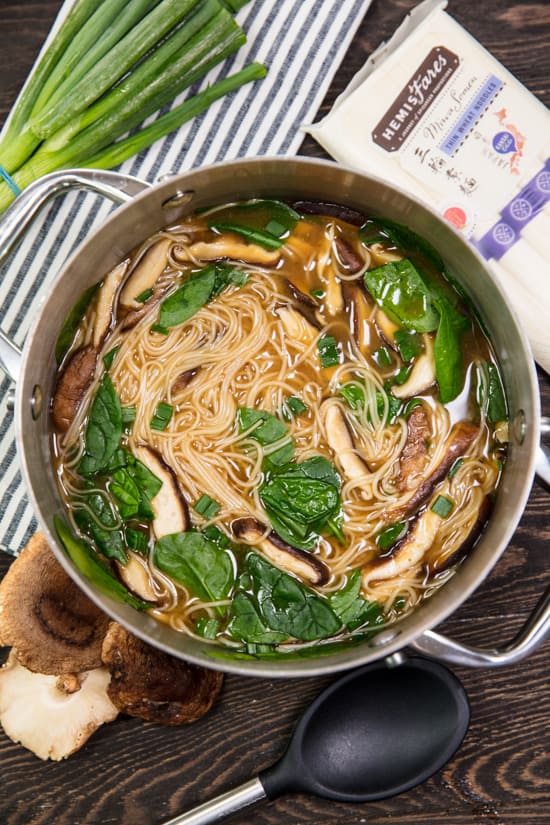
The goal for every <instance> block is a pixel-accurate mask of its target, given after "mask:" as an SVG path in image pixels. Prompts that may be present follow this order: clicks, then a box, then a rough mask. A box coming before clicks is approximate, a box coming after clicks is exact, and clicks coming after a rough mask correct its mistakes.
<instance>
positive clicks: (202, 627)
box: [195, 616, 220, 639]
mask: <svg viewBox="0 0 550 825" xmlns="http://www.w3.org/2000/svg"><path fill="white" fill-rule="evenodd" d="M219 630H220V622H219V620H218V619H209V618H207V617H206V616H201V617H200V618H199V619H197V621H196V622H195V633H198V634H199V636H202V637H203V639H215V638H216V636H217V635H218V632H219Z"/></svg>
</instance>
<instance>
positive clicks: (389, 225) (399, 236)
mask: <svg viewBox="0 0 550 825" xmlns="http://www.w3.org/2000/svg"><path fill="white" fill-rule="evenodd" d="M376 227H379V228H380V229H381V230H382V231H383V233H384V235H386V236H387V238H388V239H389V240H390V241H391V242H392V243H393V244H394V246H397V247H399V248H400V249H401V250H403V251H407V252H420V253H421V255H423V256H424V257H425V258H427V259H428V260H429V261H431V262H432V263H433V264H434V266H435V267H436V269H439V270H440V271H442V270H443V269H444V263H443V260H442V258H441V255H440V254H439V252H438V251H437V250H436V249H434V247H433V246H432V245H431V244H430V243H428V241H426V240H425V239H424V238H422V237H421V235H417V234H416V232H413V230H412V229H409V227H408V226H405V224H402V223H397V221H392V220H389V218H373V219H372V220H369V221H367V222H366V223H365V224H363V226H362V227H361V229H360V235H361V237H362V238H363V240H365V242H366V243H374V241H373V240H370V241H367V240H366V239H367V238H369V237H372V236H373V235H374V228H376ZM375 237H376V240H381V241H382V243H384V241H386V243H387V240H386V239H385V238H383V237H379V236H375Z"/></svg>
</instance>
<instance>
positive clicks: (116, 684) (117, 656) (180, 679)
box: [103, 622, 223, 725]
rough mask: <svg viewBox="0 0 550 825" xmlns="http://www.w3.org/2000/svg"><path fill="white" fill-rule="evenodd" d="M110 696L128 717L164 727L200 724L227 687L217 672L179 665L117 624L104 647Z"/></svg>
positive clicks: (105, 641) (109, 633)
mask: <svg viewBox="0 0 550 825" xmlns="http://www.w3.org/2000/svg"><path fill="white" fill-rule="evenodd" d="M103 661H104V662H105V664H106V666H107V667H108V669H109V671H110V673H111V682H110V684H109V687H108V693H109V696H110V698H111V701H112V702H113V703H114V705H116V707H117V708H118V709H119V710H120V711H121V712H122V713H127V714H128V715H129V716H137V717H139V718H140V719H145V720H146V721H148V722H157V723H159V724H161V725H182V724H184V723H186V722H194V721H195V720H197V719H199V718H200V717H201V716H203V715H204V714H205V713H206V712H207V711H209V710H210V708H211V707H212V705H213V704H214V702H215V700H216V698H217V696H218V694H219V692H220V690H221V687H222V684H223V675H222V674H221V673H217V672H216V671H214V670H206V668H203V667H199V666H198V665H192V664H190V663H189V662H185V661H183V660H182V659H176V658H175V657H174V656H169V655H168V654H167V653H163V652H162V651H160V650H157V649H156V648H153V647H151V646H150V645H148V644H146V643H145V642H142V641H141V639H137V638H136V637H135V636H132V635H131V634H130V633H128V631H127V630H125V629H124V628H123V627H121V625H119V624H117V623H116V622H112V623H111V624H110V626H109V630H108V631H107V634H106V636H105V640H104V642H103Z"/></svg>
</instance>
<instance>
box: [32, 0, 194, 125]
mask: <svg viewBox="0 0 550 825" xmlns="http://www.w3.org/2000/svg"><path fill="white" fill-rule="evenodd" d="M197 2H198V0H162V2H161V3H159V5H158V6H156V7H155V8H154V9H152V10H151V11H150V12H149V14H147V15H146V16H145V17H144V18H143V19H142V20H140V22H139V23H138V24H137V25H136V26H134V27H133V29H132V30H131V31H129V32H128V33H127V34H126V35H125V36H124V37H123V38H122V40H120V41H119V42H118V43H117V44H116V46H113V48H112V49H110V50H109V51H108V52H107V54H105V55H103V57H102V58H101V60H99V62H98V63H96V65H95V66H94V67H93V69H91V70H90V71H89V72H88V74H87V75H86V77H84V78H82V79H81V80H80V81H79V82H78V83H76V85H75V86H73V87H72V88H71V89H70V90H69V92H68V94H67V95H66V96H65V97H64V98H63V100H59V101H57V103H55V104H54V105H53V106H46V107H45V108H44V109H43V110H42V111H41V112H40V113H39V114H38V116H36V117H33V118H32V119H31V121H30V124H29V125H30V128H31V129H32V131H33V132H34V134H35V135H36V136H37V137H39V138H41V139H45V138H48V137H51V135H53V134H54V133H55V132H56V131H57V130H58V129H61V127H62V126H64V125H65V124H66V123H68V122H69V120H71V118H73V117H75V116H76V115H78V114H80V112H83V111H84V110H85V109H86V108H87V107H88V106H90V105H91V104H92V103H94V102H95V101H96V100H97V99H98V98H99V97H101V95H102V94H103V93H104V92H106V91H107V89H109V88H110V87H111V86H113V85H114V84H115V83H117V82H118V81H119V80H120V79H121V78H122V77H124V75H125V74H126V73H127V72H128V71H129V70H130V69H131V68H132V66H134V65H135V64H136V63H137V62H138V60H140V59H141V58H142V57H143V56H144V55H145V54H146V53H147V52H148V51H149V50H150V49H152V48H153V47H154V46H155V45H156V44H157V43H158V41H159V40H160V39H161V38H162V37H164V36H165V35H167V34H168V33H169V32H170V31H171V30H172V29H173V28H174V26H176V25H177V24H178V23H179V21H180V20H183V18H184V17H185V15H186V14H188V12H189V11H190V10H191V9H192V8H193V6H195V5H196V4H197Z"/></svg>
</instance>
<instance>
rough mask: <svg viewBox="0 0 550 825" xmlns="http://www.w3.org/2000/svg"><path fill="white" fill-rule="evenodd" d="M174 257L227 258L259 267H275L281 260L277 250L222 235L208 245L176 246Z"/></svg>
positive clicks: (186, 258)
mask: <svg viewBox="0 0 550 825" xmlns="http://www.w3.org/2000/svg"><path fill="white" fill-rule="evenodd" d="M175 257H176V258H177V259H178V260H179V261H186V260H193V259H195V260H199V261H217V260H220V259H221V258H229V259H230V260H232V261H243V263H247V264H258V265H259V266H275V264H277V263H279V261H280V259H281V253H280V252H279V250H278V249H264V248H263V247H261V246H259V245H258V244H254V243H243V241H240V240H237V239H236V238H233V237H230V236H229V235H224V236H223V237H219V238H216V239H215V240H213V241H211V242H210V243H206V242H204V241H198V242H197V243H194V244H192V245H191V246H190V247H188V248H187V247H184V246H178V247H177V249H176V250H175Z"/></svg>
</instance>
